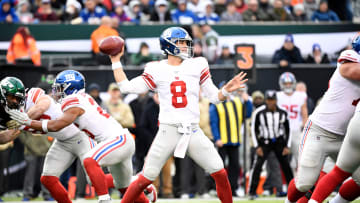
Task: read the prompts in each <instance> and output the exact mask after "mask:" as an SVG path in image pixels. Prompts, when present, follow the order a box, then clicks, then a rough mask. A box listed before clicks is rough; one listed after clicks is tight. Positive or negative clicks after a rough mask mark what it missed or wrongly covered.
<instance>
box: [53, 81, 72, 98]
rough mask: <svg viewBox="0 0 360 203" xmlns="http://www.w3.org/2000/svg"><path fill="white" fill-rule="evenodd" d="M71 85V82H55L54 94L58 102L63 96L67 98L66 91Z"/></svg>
mask: <svg viewBox="0 0 360 203" xmlns="http://www.w3.org/2000/svg"><path fill="white" fill-rule="evenodd" d="M69 86H70V84H66V83H64V84H60V83H54V84H53V85H52V95H53V97H54V99H55V101H57V102H61V101H62V99H63V98H65V97H66V96H67V95H66V93H65V90H66V89H67V88H68V87H69Z"/></svg>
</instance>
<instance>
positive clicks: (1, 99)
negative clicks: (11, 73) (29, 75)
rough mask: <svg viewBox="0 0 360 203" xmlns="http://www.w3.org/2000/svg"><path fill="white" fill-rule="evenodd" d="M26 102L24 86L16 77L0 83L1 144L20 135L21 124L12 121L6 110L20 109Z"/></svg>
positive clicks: (5, 79)
mask: <svg viewBox="0 0 360 203" xmlns="http://www.w3.org/2000/svg"><path fill="white" fill-rule="evenodd" d="M24 102H25V87H24V84H23V83H22V82H21V80H19V79H18V78H16V77H5V78H4V79H2V80H1V81H0V144H5V143H8V142H10V141H12V140H14V139H15V138H17V136H18V135H19V134H20V130H19V129H18V128H19V127H20V124H19V123H17V122H16V121H14V120H11V118H10V116H9V114H8V113H7V112H6V111H5V109H20V107H21V106H23V105H24Z"/></svg>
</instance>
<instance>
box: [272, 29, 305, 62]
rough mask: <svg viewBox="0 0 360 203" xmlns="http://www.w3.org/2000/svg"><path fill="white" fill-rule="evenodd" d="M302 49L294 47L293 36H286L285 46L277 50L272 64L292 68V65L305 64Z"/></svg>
mask: <svg viewBox="0 0 360 203" xmlns="http://www.w3.org/2000/svg"><path fill="white" fill-rule="evenodd" d="M303 62H304V59H303V58H302V56H301V52H300V49H299V48H298V47H296V46H295V45H294V37H293V35H292V34H287V35H286V36H285V41H284V44H283V46H282V47H281V48H280V49H278V50H276V52H275V54H274V56H273V58H272V63H276V64H279V66H280V67H284V68H285V67H290V64H291V63H303Z"/></svg>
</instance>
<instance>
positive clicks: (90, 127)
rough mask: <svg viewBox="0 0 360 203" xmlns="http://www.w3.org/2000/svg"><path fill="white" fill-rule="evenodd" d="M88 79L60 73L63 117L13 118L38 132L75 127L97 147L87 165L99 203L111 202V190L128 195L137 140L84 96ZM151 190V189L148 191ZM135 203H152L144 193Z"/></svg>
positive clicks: (58, 83)
mask: <svg viewBox="0 0 360 203" xmlns="http://www.w3.org/2000/svg"><path fill="white" fill-rule="evenodd" d="M84 88H85V78H84V76H82V74H81V73H79V72H77V71H74V70H66V71H62V72H61V73H59V74H58V75H57V76H56V78H55V82H54V89H55V96H57V97H58V98H61V110H62V111H63V114H62V115H61V116H60V117H58V118H57V119H56V120H42V121H36V120H31V119H30V118H28V117H27V114H24V113H22V112H20V111H11V112H9V114H10V115H11V117H12V118H13V119H14V120H17V121H19V122H20V123H22V124H25V125H27V126H29V127H31V128H34V129H36V130H42V131H43V132H48V131H50V132H58V131H61V130H62V129H64V128H66V127H67V126H70V125H73V124H72V123H74V124H75V125H77V126H78V128H79V129H80V130H82V131H84V132H86V133H87V134H88V135H89V136H90V137H91V138H93V139H94V140H96V142H97V145H96V146H95V147H93V148H92V149H91V150H89V151H88V152H87V153H86V154H85V155H84V160H83V165H84V168H85V170H86V172H87V174H88V176H89V178H90V180H91V183H92V185H93V186H94V188H95V191H96V193H97V195H98V196H99V202H110V201H111V198H110V195H109V194H108V187H112V185H114V186H113V187H115V188H117V189H119V191H120V192H121V193H125V191H126V189H127V187H128V185H129V184H130V181H131V177H132V163H131V158H132V155H133V153H134V151H135V143H134V139H133V138H132V136H131V135H130V133H129V132H128V131H127V130H125V129H123V128H122V127H121V125H120V124H119V123H118V122H117V121H116V120H115V119H114V118H113V117H111V116H110V115H109V114H107V113H106V112H105V111H103V109H102V108H101V107H100V106H99V105H98V104H97V103H96V102H95V101H94V100H93V98H92V97H91V96H89V95H87V94H86V93H84ZM100 166H105V167H108V168H109V171H110V173H111V174H112V177H113V179H112V178H111V179H110V181H109V179H107V178H106V176H105V174H104V172H103V171H102V169H101V167H100ZM146 189H147V188H146ZM134 202H135V203H148V202H149V200H148V199H147V197H146V196H145V194H144V193H141V194H139V195H138V196H137V199H136V201H134Z"/></svg>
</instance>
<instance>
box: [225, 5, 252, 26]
mask: <svg viewBox="0 0 360 203" xmlns="http://www.w3.org/2000/svg"><path fill="white" fill-rule="evenodd" d="M255 1H256V2H257V0H255ZM245 12H246V11H245ZM245 12H244V13H245ZM221 21H222V22H239V21H242V16H241V14H240V13H239V12H237V11H236V7H235V3H234V2H232V1H231V2H229V3H228V4H227V6H226V11H224V12H223V13H222V14H221Z"/></svg>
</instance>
